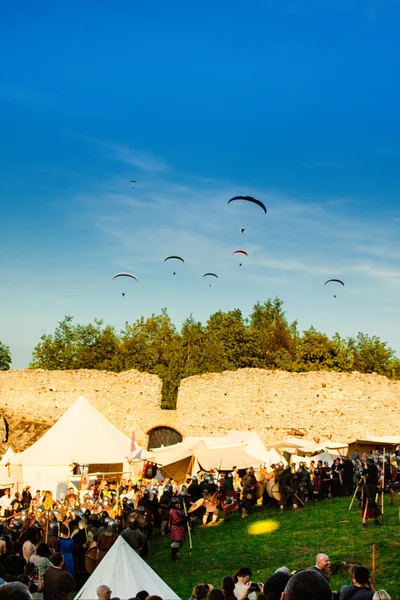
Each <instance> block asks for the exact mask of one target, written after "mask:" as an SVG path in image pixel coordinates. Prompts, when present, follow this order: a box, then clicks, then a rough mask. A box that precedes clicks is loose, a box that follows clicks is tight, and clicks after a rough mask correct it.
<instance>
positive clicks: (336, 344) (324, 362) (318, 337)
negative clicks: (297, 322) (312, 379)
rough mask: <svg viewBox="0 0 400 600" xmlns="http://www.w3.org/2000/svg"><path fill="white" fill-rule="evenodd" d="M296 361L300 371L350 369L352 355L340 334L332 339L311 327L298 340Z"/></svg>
mask: <svg viewBox="0 0 400 600" xmlns="http://www.w3.org/2000/svg"><path fill="white" fill-rule="evenodd" d="M296 363H297V370H299V371H320V370H325V371H329V370H335V371H348V370H349V368H350V364H351V357H350V354H349V352H348V348H347V344H346V343H345V342H343V340H342V339H341V337H340V336H339V334H336V335H335V336H334V337H333V339H330V338H329V337H328V336H327V335H325V334H324V333H320V332H319V331H317V330H316V329H314V327H310V329H308V330H307V331H304V332H303V335H302V337H301V338H300V339H299V341H298V345H297V356H296Z"/></svg>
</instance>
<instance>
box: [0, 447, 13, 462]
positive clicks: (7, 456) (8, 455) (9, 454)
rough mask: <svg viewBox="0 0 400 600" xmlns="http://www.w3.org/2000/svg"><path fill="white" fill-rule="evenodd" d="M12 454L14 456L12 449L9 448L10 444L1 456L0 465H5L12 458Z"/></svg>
mask: <svg viewBox="0 0 400 600" xmlns="http://www.w3.org/2000/svg"><path fill="white" fill-rule="evenodd" d="M14 456H15V452H14V450H13V449H12V448H11V446H8V448H7V450H6V451H5V453H4V454H3V456H2V457H1V460H0V465H6V464H7V463H9V462H12V459H13V458H14Z"/></svg>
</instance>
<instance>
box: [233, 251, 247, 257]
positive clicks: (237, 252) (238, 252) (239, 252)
mask: <svg viewBox="0 0 400 600" xmlns="http://www.w3.org/2000/svg"><path fill="white" fill-rule="evenodd" d="M234 254H244V255H245V256H248V253H247V252H246V250H235V252H232V256H233V255H234Z"/></svg>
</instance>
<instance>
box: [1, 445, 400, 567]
mask: <svg viewBox="0 0 400 600" xmlns="http://www.w3.org/2000/svg"><path fill="white" fill-rule="evenodd" d="M396 457H398V461H397V463H396V462H395V461H393V460H392V461H390V460H382V459H379V458H378V459H376V457H370V458H368V459H367V460H366V461H361V460H358V458H357V457H353V460H350V459H349V458H347V457H346V458H338V459H336V460H335V461H334V462H333V464H332V465H331V466H330V467H329V466H328V465H327V464H323V463H322V462H321V461H318V463H317V464H314V463H313V462H312V461H311V464H310V465H309V466H307V465H306V463H305V462H300V463H299V465H298V466H294V465H291V466H289V465H288V466H284V465H283V464H278V465H272V467H271V469H270V470H266V469H264V468H263V467H260V469H259V470H257V472H255V471H254V469H253V468H252V467H250V468H248V469H245V470H242V471H240V470H239V469H237V468H236V467H235V468H234V469H233V470H232V471H229V472H221V471H218V470H216V469H215V470H214V471H213V472H200V473H198V474H197V475H190V476H189V475H188V476H187V478H186V481H185V483H184V484H182V485H177V483H176V482H175V481H174V480H173V479H172V478H170V479H166V480H163V481H161V482H160V481H158V480H157V479H152V480H145V479H142V478H140V477H139V478H138V480H137V481H136V482H135V483H134V482H132V481H131V480H130V481H129V482H128V484H126V482H123V483H121V482H120V485H118V484H117V483H116V482H114V483H113V482H109V483H107V482H106V481H102V482H96V484H94V485H93V486H92V487H91V489H90V490H86V491H85V492H81V493H80V494H79V493H78V492H77V490H76V489H75V488H70V489H69V490H68V494H67V495H66V497H65V499H64V501H63V502H61V501H56V500H54V499H53V498H52V495H51V493H50V492H45V493H42V494H40V495H39V497H38V493H37V494H36V497H34V498H32V496H31V495H30V491H29V488H27V489H25V490H24V500H23V499H22V495H19V494H17V495H16V498H15V500H16V501H15V502H14V503H13V504H11V503H10V505H9V508H8V512H7V511H5V514H4V516H3V518H2V522H0V542H1V540H3V542H4V543H5V544H11V542H12V541H15V540H20V541H23V540H24V538H26V536H27V535H28V532H30V534H29V535H30V537H31V538H32V537H35V538H36V541H37V543H39V542H40V541H45V542H46V543H47V544H48V545H49V546H50V547H52V548H53V549H54V550H55V551H57V546H58V540H59V538H60V536H61V532H62V531H63V532H64V536H65V535H67V537H69V538H71V539H72V540H73V541H74V557H75V562H76V568H77V570H86V571H88V572H89V573H90V572H92V571H93V570H94V568H95V567H96V566H97V565H98V564H99V562H100V561H101V560H102V559H103V558H104V556H105V555H106V553H107V552H108V551H109V549H110V548H111V547H112V545H113V543H114V542H115V540H116V539H117V537H118V535H122V536H123V537H124V539H125V540H126V541H127V543H128V544H130V545H131V547H132V548H134V550H135V551H136V552H138V553H139V554H140V555H141V556H142V557H144V558H145V557H146V556H147V554H148V552H149V541H150V540H151V537H152V532H153V530H154V528H156V529H158V530H159V531H160V533H161V536H162V537H165V536H167V535H168V534H169V535H170V538H171V560H172V561H177V560H179V548H180V547H181V545H182V543H183V540H184V538H185V534H186V532H187V531H188V530H189V529H190V528H191V527H193V526H194V525H195V523H196V522H197V523H198V524H200V525H203V526H206V525H209V524H210V525H213V524H216V523H217V521H218V519H219V517H220V515H221V512H222V515H223V518H224V520H227V519H228V517H229V515H230V513H232V512H233V511H235V510H238V511H240V513H241V516H242V517H243V518H246V517H247V516H248V514H249V512H251V510H252V509H253V507H254V506H255V505H256V504H260V505H264V506H265V505H268V504H272V503H275V504H276V503H278V505H279V507H280V510H281V511H284V510H285V508H287V507H292V508H293V510H298V509H299V508H300V507H304V506H305V503H306V502H307V501H310V500H322V499H324V498H327V497H330V496H340V495H346V496H350V495H351V494H352V493H353V492H354V497H357V498H358V500H359V503H360V507H361V509H362V518H363V525H364V526H365V524H366V522H367V520H368V519H370V518H373V519H374V520H375V522H376V523H378V522H379V521H378V519H379V516H380V508H379V505H378V501H377V495H378V493H379V491H381V492H382V493H384V492H387V493H389V495H390V502H391V503H392V502H393V501H394V494H395V490H396V489H399V487H400V452H398V453H397V454H396ZM130 491H131V492H132V493H131V494H130V493H129V492H130ZM27 503H29V506H27ZM32 532H34V533H35V535H34V536H32ZM65 532H66V533H65Z"/></svg>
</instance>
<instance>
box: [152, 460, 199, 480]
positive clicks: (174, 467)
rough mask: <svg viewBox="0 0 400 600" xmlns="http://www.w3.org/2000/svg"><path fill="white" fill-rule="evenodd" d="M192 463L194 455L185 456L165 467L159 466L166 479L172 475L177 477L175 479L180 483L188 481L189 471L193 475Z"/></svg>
mask: <svg viewBox="0 0 400 600" xmlns="http://www.w3.org/2000/svg"><path fill="white" fill-rule="evenodd" d="M191 463H192V456H186V457H185V458H182V459H181V460H177V461H176V462H174V463H171V464H170V465H165V467H159V470H160V472H161V475H162V476H163V477H164V478H165V479H168V478H169V477H172V478H173V479H175V481H177V482H178V483H179V484H180V483H184V482H186V475H187V474H188V473H190V475H191V471H190V468H191Z"/></svg>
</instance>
